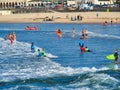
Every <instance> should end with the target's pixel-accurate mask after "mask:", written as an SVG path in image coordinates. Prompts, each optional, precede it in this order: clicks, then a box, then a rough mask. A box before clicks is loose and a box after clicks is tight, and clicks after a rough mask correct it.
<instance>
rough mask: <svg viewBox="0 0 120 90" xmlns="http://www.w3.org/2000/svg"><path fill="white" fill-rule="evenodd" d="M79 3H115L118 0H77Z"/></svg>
mask: <svg viewBox="0 0 120 90" xmlns="http://www.w3.org/2000/svg"><path fill="white" fill-rule="evenodd" d="M77 2H78V3H92V4H97V5H104V4H114V3H115V2H116V0H77Z"/></svg>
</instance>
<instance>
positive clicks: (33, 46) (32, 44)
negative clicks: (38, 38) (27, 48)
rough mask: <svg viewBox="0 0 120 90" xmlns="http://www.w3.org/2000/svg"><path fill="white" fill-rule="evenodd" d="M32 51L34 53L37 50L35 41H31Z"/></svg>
mask: <svg viewBox="0 0 120 90" xmlns="http://www.w3.org/2000/svg"><path fill="white" fill-rule="evenodd" d="M31 52H32V53H34V52H35V45H34V43H33V42H32V43H31Z"/></svg>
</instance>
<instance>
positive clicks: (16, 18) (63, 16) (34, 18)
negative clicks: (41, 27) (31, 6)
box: [0, 12, 120, 24]
mask: <svg viewBox="0 0 120 90" xmlns="http://www.w3.org/2000/svg"><path fill="white" fill-rule="evenodd" d="M97 14H98V16H97ZM77 16H81V17H82V20H76V19H75V20H71V18H76V17H77ZM46 17H47V18H46ZM48 19H50V21H49V20H48ZM105 21H107V22H108V23H111V21H112V23H120V12H69V13H68V12H64V13H63V12H62V13H61V12H52V13H29V14H10V15H0V23H101V24H102V23H104V22H105Z"/></svg>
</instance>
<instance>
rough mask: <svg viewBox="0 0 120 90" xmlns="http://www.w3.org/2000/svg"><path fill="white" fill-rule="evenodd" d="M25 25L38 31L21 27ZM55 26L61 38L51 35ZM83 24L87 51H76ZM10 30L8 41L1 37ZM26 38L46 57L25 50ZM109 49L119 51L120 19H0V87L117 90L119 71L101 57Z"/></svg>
mask: <svg viewBox="0 0 120 90" xmlns="http://www.w3.org/2000/svg"><path fill="white" fill-rule="evenodd" d="M27 25H32V26H36V25H37V26H38V27H39V30H38V31H26V30H25V27H26V26H27ZM57 28H60V29H61V30H62V31H63V37H62V38H58V37H57V36H56V34H55V31H56V29H57ZM72 28H75V30H76V35H75V37H74V38H72V34H71V31H72ZM83 28H87V29H88V31H89V33H88V39H86V40H85V46H87V47H89V49H90V50H91V51H92V52H87V53H81V52H80V49H79V38H80V37H81V30H82V29H83ZM12 32H16V34H17V41H16V42H15V43H14V45H11V44H10V41H9V40H4V36H6V35H8V34H9V33H12ZM31 42H34V43H35V46H36V48H44V49H45V51H46V53H47V55H48V56H49V57H50V58H47V57H45V58H41V57H37V56H36V54H33V53H31V52H30V45H31ZM115 49H118V50H120V24H117V25H107V26H106V27H103V26H102V24H50V23H44V24H40V23H35V24H32V23H21V24H16V23H7V24H6V23H1V24H0V90H120V70H119V69H118V70H113V69H112V66H113V63H114V61H111V60H107V59H106V56H107V55H109V54H112V53H114V50H115ZM118 66H119V68H120V65H118Z"/></svg>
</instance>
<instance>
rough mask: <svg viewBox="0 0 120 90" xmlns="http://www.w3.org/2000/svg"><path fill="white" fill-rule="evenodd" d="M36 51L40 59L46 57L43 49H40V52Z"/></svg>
mask: <svg viewBox="0 0 120 90" xmlns="http://www.w3.org/2000/svg"><path fill="white" fill-rule="evenodd" d="M37 51H38V54H37V55H38V56H40V57H46V53H45V51H44V48H42V51H40V49H38V50H37Z"/></svg>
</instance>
